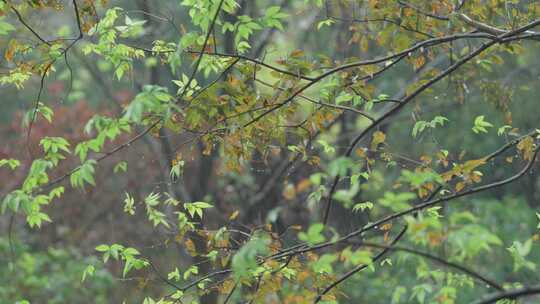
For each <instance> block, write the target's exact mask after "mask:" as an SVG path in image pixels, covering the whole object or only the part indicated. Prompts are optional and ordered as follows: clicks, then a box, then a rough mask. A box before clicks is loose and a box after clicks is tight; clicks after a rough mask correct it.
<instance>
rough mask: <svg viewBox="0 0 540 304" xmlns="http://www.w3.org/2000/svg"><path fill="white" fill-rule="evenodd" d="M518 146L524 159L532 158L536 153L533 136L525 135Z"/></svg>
mask: <svg viewBox="0 0 540 304" xmlns="http://www.w3.org/2000/svg"><path fill="white" fill-rule="evenodd" d="M517 148H518V150H519V151H520V152H521V155H522V156H523V159H524V160H531V159H532V158H533V155H534V139H533V138H532V137H531V136H527V137H525V138H524V139H522V140H520V141H519V143H518V145H517Z"/></svg>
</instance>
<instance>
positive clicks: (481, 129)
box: [472, 115, 493, 134]
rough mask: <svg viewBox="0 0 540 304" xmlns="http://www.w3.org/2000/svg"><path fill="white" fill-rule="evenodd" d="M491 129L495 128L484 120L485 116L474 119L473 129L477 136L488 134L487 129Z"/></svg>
mask: <svg viewBox="0 0 540 304" xmlns="http://www.w3.org/2000/svg"><path fill="white" fill-rule="evenodd" d="M491 127H493V125H492V124H491V123H489V122H487V121H485V120H484V115H480V116H477V117H476V118H475V119H474V127H473V128H472V130H473V132H474V133H476V134H478V133H487V132H488V131H487V128H491Z"/></svg>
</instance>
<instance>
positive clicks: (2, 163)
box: [0, 158, 21, 170]
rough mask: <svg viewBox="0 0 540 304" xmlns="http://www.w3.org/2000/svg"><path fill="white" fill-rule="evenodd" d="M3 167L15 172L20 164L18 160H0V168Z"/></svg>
mask: <svg viewBox="0 0 540 304" xmlns="http://www.w3.org/2000/svg"><path fill="white" fill-rule="evenodd" d="M5 165H8V166H9V167H10V168H11V170H15V169H16V168H17V167H19V166H20V165H21V162H20V161H19V160H18V159H13V158H10V159H0V168H1V167H3V166H5Z"/></svg>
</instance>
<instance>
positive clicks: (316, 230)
mask: <svg viewBox="0 0 540 304" xmlns="http://www.w3.org/2000/svg"><path fill="white" fill-rule="evenodd" d="M323 230H324V224H322V223H315V224H313V225H311V226H310V227H309V229H308V231H307V233H305V232H300V233H299V234H298V238H299V239H300V240H302V241H304V242H307V243H309V244H310V245H315V244H319V243H322V242H324V241H325V240H326V238H325V237H324V235H323V234H322V231H323Z"/></svg>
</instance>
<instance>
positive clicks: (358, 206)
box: [352, 201, 373, 212]
mask: <svg viewBox="0 0 540 304" xmlns="http://www.w3.org/2000/svg"><path fill="white" fill-rule="evenodd" d="M366 209H367V210H371V209H373V203H372V202H369V201H368V202H363V203H358V204H355V205H354V206H353V208H352V211H353V212H358V210H360V211H364V210H366Z"/></svg>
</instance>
